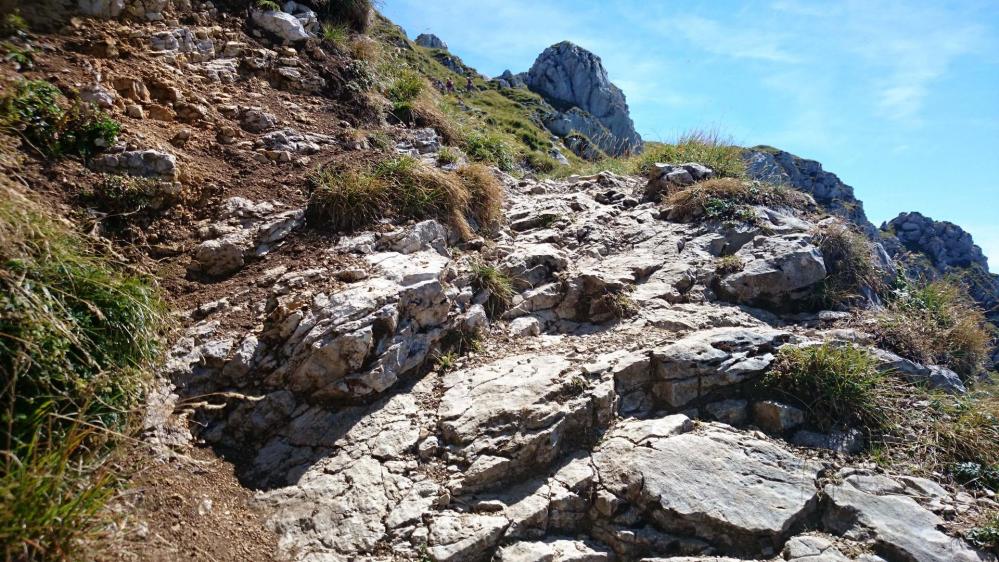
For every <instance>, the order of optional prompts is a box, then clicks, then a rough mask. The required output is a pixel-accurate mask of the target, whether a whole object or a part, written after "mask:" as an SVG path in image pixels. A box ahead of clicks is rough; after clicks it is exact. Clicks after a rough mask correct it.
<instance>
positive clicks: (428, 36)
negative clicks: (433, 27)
mask: <svg viewBox="0 0 999 562" xmlns="http://www.w3.org/2000/svg"><path fill="white" fill-rule="evenodd" d="M416 44H417V45H419V46H421V47H426V48H428V49H443V50H445V51H446V50H447V43H445V42H444V41H443V40H442V39H441V38H440V37H438V36H436V35H434V34H433V33H421V34H419V35H417V36H416Z"/></svg>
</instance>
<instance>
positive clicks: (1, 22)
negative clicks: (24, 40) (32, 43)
mask: <svg viewBox="0 0 999 562" xmlns="http://www.w3.org/2000/svg"><path fill="white" fill-rule="evenodd" d="M25 31H28V22H27V20H25V19H24V18H23V17H22V16H21V13H20V12H18V11H17V10H15V11H13V12H10V13H8V14H4V16H3V18H2V19H0V36H3V37H6V36H9V35H14V34H15V33H24V32H25Z"/></svg>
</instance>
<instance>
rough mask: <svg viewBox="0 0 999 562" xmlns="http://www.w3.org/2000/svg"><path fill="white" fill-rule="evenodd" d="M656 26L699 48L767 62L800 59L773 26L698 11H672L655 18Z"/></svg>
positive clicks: (717, 53)
mask: <svg viewBox="0 0 999 562" xmlns="http://www.w3.org/2000/svg"><path fill="white" fill-rule="evenodd" d="M652 25H654V26H655V27H654V28H652V29H655V28H658V29H659V30H660V31H665V32H669V33H678V34H680V35H682V36H683V37H684V38H685V39H686V40H687V41H689V42H690V43H692V44H694V45H696V46H698V47H699V48H701V49H703V50H705V51H707V52H709V53H713V54H716V55H725V56H730V57H735V58H743V59H755V60H762V61H769V62H797V61H798V60H799V59H798V57H797V56H796V55H794V54H793V53H792V52H791V51H790V50H787V49H785V48H784V47H783V46H782V44H781V43H782V42H783V40H784V35H783V34H780V33H775V32H774V30H767V29H754V28H751V27H747V26H746V24H745V22H741V21H738V22H732V24H731V25H725V24H723V23H721V22H719V21H717V20H714V19H709V18H705V17H702V16H697V15H673V16H670V17H667V18H664V19H659V20H657V21H655V22H654V24H652Z"/></svg>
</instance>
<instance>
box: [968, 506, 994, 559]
mask: <svg viewBox="0 0 999 562" xmlns="http://www.w3.org/2000/svg"><path fill="white" fill-rule="evenodd" d="M968 538H970V539H971V540H973V541H975V542H976V543H978V544H979V545H981V546H983V547H985V548H989V549H991V550H992V551H993V552H995V553H997V554H999V511H993V512H992V513H991V514H990V515H988V516H987V517H986V518H985V519H984V521H983V522H982V523H981V524H980V525H979V526H977V527H975V528H974V529H972V531H971V533H970V534H969V536H968Z"/></svg>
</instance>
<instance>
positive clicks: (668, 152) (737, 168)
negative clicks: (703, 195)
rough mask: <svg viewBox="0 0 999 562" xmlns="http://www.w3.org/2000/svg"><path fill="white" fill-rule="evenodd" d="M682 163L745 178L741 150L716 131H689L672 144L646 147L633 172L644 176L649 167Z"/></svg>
mask: <svg viewBox="0 0 999 562" xmlns="http://www.w3.org/2000/svg"><path fill="white" fill-rule="evenodd" d="M657 162H661V163H666V164H684V163H686V162H697V163H699V164H704V165H705V166H707V167H709V168H711V169H712V170H714V172H715V174H717V175H718V177H721V178H744V177H746V163H745V161H744V160H743V158H742V148H741V147H738V146H735V145H733V144H732V143H731V142H730V141H728V140H726V139H723V138H722V137H721V136H720V135H719V134H718V133H717V132H713V131H692V132H688V133H685V134H683V135H681V136H680V138H678V139H677V140H676V142H673V143H666V144H651V143H650V144H649V145H648V146H646V149H645V152H644V153H642V155H641V156H639V157H638V159H637V161H636V163H635V172H636V173H639V174H641V175H646V174H648V173H649V171H650V170H651V169H652V165H653V164H655V163H657Z"/></svg>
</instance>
